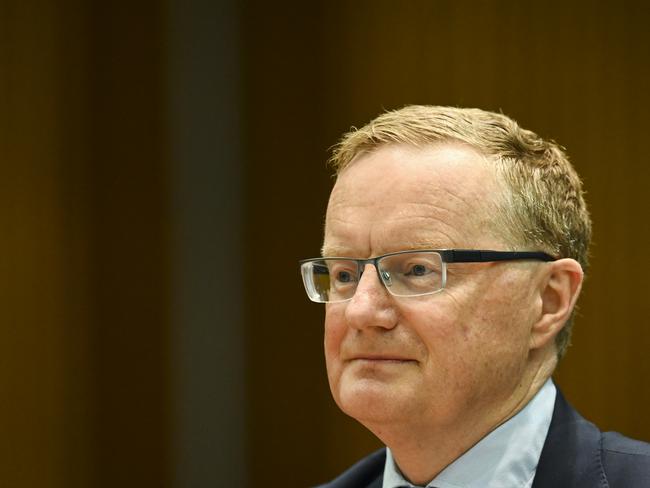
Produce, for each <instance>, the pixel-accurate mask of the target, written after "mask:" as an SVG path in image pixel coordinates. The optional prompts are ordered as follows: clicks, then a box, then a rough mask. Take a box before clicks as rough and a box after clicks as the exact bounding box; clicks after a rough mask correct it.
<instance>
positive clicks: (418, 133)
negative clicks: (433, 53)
mask: <svg viewBox="0 0 650 488" xmlns="http://www.w3.org/2000/svg"><path fill="white" fill-rule="evenodd" d="M333 163H334V166H335V167H336V169H337V182H336V185H335V187H334V189H333V191H332V194H331V197H330V202H329V205H328V210H327V218H326V226H325V237H324V243H323V255H324V256H329V257H351V258H372V257H376V256H380V255H383V254H386V253H392V252H398V251H405V250H418V249H451V248H455V249H486V250H518V251H545V252H547V253H549V254H552V255H553V256H554V257H556V258H559V259H557V260H556V261H553V262H538V261H513V262H480V263H451V264H449V265H447V268H446V270H447V282H446V285H445V286H444V289H443V290H441V291H440V292H438V293H434V294H429V295H424V296H415V297H398V296H394V295H393V294H391V293H389V291H388V289H387V287H386V286H385V284H384V283H382V279H384V278H381V277H380V276H379V274H378V273H377V271H376V270H375V269H373V265H372V264H367V265H366V266H365V268H364V269H363V271H365V272H364V273H363V274H362V275H361V276H359V277H358V283H357V284H356V291H355V292H354V294H353V295H352V296H351V298H350V299H349V300H347V301H343V302H338V303H328V304H327V305H326V307H327V308H326V320H325V354H326V360H327V368H328V376H329V381H330V386H331V389H332V393H333V395H334V398H335V400H336V402H337V403H338V405H339V406H340V407H341V409H342V410H343V411H345V412H346V413H348V414H349V415H351V416H352V417H355V418H357V419H358V420H360V421H361V422H362V423H364V424H366V425H367V426H369V427H370V428H371V430H373V431H374V432H375V433H376V434H377V435H379V437H382V434H384V437H386V438H390V437H391V435H393V434H394V432H395V430H394V429H395V428H396V427H399V426H398V425H396V424H399V423H400V422H402V421H403V422H405V423H408V426H409V427H410V428H411V429H412V428H418V427H417V423H418V422H419V421H420V420H419V419H421V421H422V426H425V425H426V426H427V427H431V426H432V425H433V424H435V428H436V429H437V430H438V433H440V432H442V431H444V430H445V429H449V430H450V431H451V430H453V429H455V428H457V427H458V425H459V424H462V425H465V428H467V429H469V430H470V431H472V429H474V430H479V431H480V430H483V433H485V430H486V429H487V428H492V427H493V426H494V425H496V424H498V423H500V422H501V421H503V420H505V418H507V417H508V416H509V415H511V414H512V412H513V411H515V410H517V409H518V408H520V406H521V402H525V401H527V399H529V398H530V395H531V394H532V393H534V392H533V391H532V390H533V389H534V388H535V387H539V386H540V382H543V380H545V379H546V377H547V376H548V375H550V372H551V371H552V368H553V367H554V366H555V361H556V355H557V354H558V349H557V347H558V345H559V346H560V348H564V347H565V344H566V342H567V340H568V339H566V338H565V339H557V336H558V334H560V333H562V332H561V331H562V330H563V327H564V324H565V323H566V322H567V320H568V319H569V317H570V315H571V313H572V310H573V307H574V305H575V301H576V299H577V296H578V294H579V291H580V287H581V283H582V276H583V275H582V269H581V266H580V264H579V263H582V264H586V249H587V244H588V240H589V219H588V214H587V212H586V210H585V206H584V202H583V200H582V196H581V189H580V181H579V179H578V177H577V176H576V174H575V172H574V171H573V169H572V168H571V166H570V165H569V163H568V162H567V160H566V157H565V156H564V154H563V152H562V151H561V150H560V149H559V148H558V147H557V146H556V145H555V144H553V143H547V142H544V141H542V140H541V139H539V138H538V137H537V136H535V135H534V134H532V133H531V132H528V131H524V130H522V129H520V128H519V127H518V126H517V125H516V124H515V123H514V122H512V121H511V120H510V119H507V118H506V117H504V116H502V115H498V114H490V113H486V112H482V111H479V110H459V109H450V108H439V107H407V108H405V109H403V110H401V111H397V112H392V113H388V114H384V115H382V116H380V117H379V118H377V119H375V120H374V121H372V122H371V123H370V124H368V125H367V126H365V127H363V128H362V129H360V130H357V131H354V132H352V133H350V134H348V135H347V136H346V137H345V138H344V139H343V141H342V142H341V144H339V146H337V149H336V151H335V154H334V157H333ZM420 264H421V263H419V262H413V263H411V262H407V263H406V264H405V268H404V270H403V271H402V272H403V273H404V275H409V274H412V273H413V272H415V270H416V269H417V272H418V273H419V272H420V267H419V266H420ZM416 267H417V268H416ZM422 269H424V270H425V271H424V272H425V273H426V272H427V271H426V270H427V268H426V267H424V268H422ZM349 277H350V275H349V273H347V274H345V275H341V278H342V279H343V278H344V280H343V281H347V280H348V279H349ZM380 278H381V279H380ZM556 342H557V345H556ZM475 423H476V425H475ZM478 424H481V425H478ZM389 430H390V431H391V432H393V434H391V433H387V432H388V431H389ZM474 433H475V432H474ZM472 435H473V434H468V436H469V437H471V436H472ZM469 437H468V439H469ZM386 438H384V441H385V442H387V443H389V442H388V440H387V439H386ZM389 445H390V444H389Z"/></svg>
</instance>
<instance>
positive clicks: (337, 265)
mask: <svg viewBox="0 0 650 488" xmlns="http://www.w3.org/2000/svg"><path fill="white" fill-rule="evenodd" d="M301 271H302V280H303V283H304V284H305V290H307V295H308V296H309V298H310V299H311V300H312V301H314V302H318V303H326V302H340V301H344V300H349V299H350V298H352V295H354V291H355V290H356V289H357V283H358V281H359V266H358V265H357V263H356V261H350V260H347V259H319V260H314V261H308V262H306V263H303V264H302V266H301Z"/></svg>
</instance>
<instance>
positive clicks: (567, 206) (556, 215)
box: [330, 105, 591, 358]
mask: <svg viewBox="0 0 650 488" xmlns="http://www.w3.org/2000/svg"><path fill="white" fill-rule="evenodd" d="M441 143H461V144H463V145H466V146H469V147H471V148H473V149H474V150H475V151H477V152H478V153H479V154H481V155H482V156H483V157H484V158H485V159H486V162H487V163H489V164H492V167H493V169H494V170H495V172H496V175H497V178H498V179H499V181H500V182H501V183H502V184H503V188H502V190H503V191H502V192H501V193H502V194H501V197H502V198H501V200H500V201H499V203H498V205H497V207H496V208H494V209H493V210H494V214H493V217H494V218H493V219H491V222H490V224H491V225H493V226H495V230H496V231H497V232H499V233H500V234H501V236H502V237H503V238H504V239H506V242H507V243H508V245H509V246H511V247H512V248H530V249H539V250H544V251H546V252H548V253H549V254H551V255H553V256H556V257H562V258H573V259H575V260H576V261H578V262H579V263H580V265H581V266H582V269H583V270H585V271H586V269H587V267H588V263H589V255H588V253H589V243H590V240H591V219H590V217H589V213H588V211H587V206H586V204H585V201H584V199H583V191H582V183H581V181H580V178H579V176H578V174H577V173H576V171H575V169H574V168H573V166H572V165H571V163H570V162H569V160H568V158H567V155H566V154H565V153H564V151H563V149H562V148H561V147H560V146H559V145H558V144H556V143H555V142H553V141H549V140H544V139H542V138H540V137H539V136H538V135H537V134H535V133H533V132H531V131H529V130H526V129H522V128H521V127H519V125H518V124H517V123H516V122H515V121H514V120H512V119H510V118H509V117H507V116H505V115H503V114H498V113H494V112H487V111H484V110H479V109H462V108H453V107H437V106H421V105H412V106H408V107H405V108H403V109H401V110H396V111H392V112H387V113H384V114H382V115H380V116H379V117H377V118H376V119H374V120H372V121H371V122H370V123H368V124H367V125H365V126H364V127H362V128H361V129H358V130H353V131H351V132H349V133H348V134H346V135H345V136H344V137H343V139H342V140H341V142H339V144H337V145H336V146H335V150H334V153H333V155H332V157H331V159H330V162H331V164H332V166H333V167H334V169H335V170H336V173H337V175H339V174H340V173H341V172H342V171H343V170H344V169H345V168H347V167H348V166H349V165H350V164H351V163H352V161H353V160H354V159H355V158H358V157H359V156H361V155H363V154H368V153H371V152H373V151H375V150H377V149H378V148H379V147H383V146H386V145H407V146H412V147H426V146H428V145H434V144H441ZM572 325H573V320H572V317H570V318H569V320H567V323H566V325H565V326H564V328H563V329H562V330H561V331H560V333H559V334H558V336H557V339H556V343H557V348H558V357H559V358H561V357H562V356H563V355H564V354H565V352H566V349H567V347H568V346H569V344H570V340H571V331H572Z"/></svg>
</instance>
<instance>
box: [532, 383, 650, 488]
mask: <svg viewBox="0 0 650 488" xmlns="http://www.w3.org/2000/svg"><path fill="white" fill-rule="evenodd" d="M564 486H567V487H568V486H571V487H578V488H582V487H589V488H591V487H601V488H608V487H611V488H617V487H621V488H636V487H642V486H643V487H646V486H650V444H647V443H645V442H641V441H637V440H633V439H629V438H627V437H624V436H623V435H621V434H619V433H616V432H604V433H603V432H601V431H600V430H599V429H598V427H596V426H595V425H594V424H592V423H591V422H589V421H587V420H585V419H584V418H583V417H582V416H581V415H580V414H579V413H578V412H576V411H575V410H574V409H573V407H571V406H570V405H569V403H568V402H567V401H566V399H565V398H564V396H563V395H562V394H561V392H560V391H559V390H558V392H557V396H556V401H555V409H554V411H553V419H552V420H551V425H550V428H549V432H548V435H547V437H546V442H545V443H544V448H543V450H542V455H541V457H540V460H539V464H538V466H537V473H536V475H535V482H534V484H533V487H534V488H557V487H564Z"/></svg>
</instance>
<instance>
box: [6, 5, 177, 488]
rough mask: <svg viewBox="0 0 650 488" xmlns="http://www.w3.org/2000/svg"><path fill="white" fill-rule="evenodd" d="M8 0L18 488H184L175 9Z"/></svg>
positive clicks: (11, 417) (11, 463)
mask: <svg viewBox="0 0 650 488" xmlns="http://www.w3.org/2000/svg"><path fill="white" fill-rule="evenodd" d="M119 3H120V2H118V3H117V4H116V3H112V4H111V6H110V8H107V7H104V6H103V5H99V2H91V3H90V4H89V3H87V2H81V1H76V0H66V1H62V2H23V1H11V0H10V1H6V2H2V6H1V9H0V104H1V106H0V167H1V168H2V178H0V202H1V204H0V229H1V234H2V237H1V238H0V274H1V276H2V280H0V297H1V303H2V306H1V307H0V324H1V326H0V397H1V400H0V417H1V418H2V421H1V422H0V485H2V486H12V487H13V486H15V487H31V486H39V487H52V488H62V487H87V486H93V487H102V486H136V485H137V486H169V484H170V480H169V472H170V471H171V468H170V459H169V456H168V454H167V453H168V451H169V440H168V433H169V425H168V424H169V422H168V414H167V411H168V408H169V398H168V376H169V373H168V363H167V350H168V333H169V331H168V311H167V307H166V304H167V302H168V268H169V263H168V255H167V251H168V245H167V223H166V222H167V215H166V212H167V209H166V202H167V182H166V178H167V176H166V175H167V173H166V159H165V154H164V130H163V127H164V124H163V118H162V110H163V106H164V100H163V99H162V95H161V91H162V88H161V87H162V84H163V82H164V79H163V77H162V76H161V74H162V70H163V66H164V56H163V55H162V53H161V50H162V46H164V42H163V37H164V32H163V29H162V25H163V23H162V19H163V15H164V9H163V7H162V6H161V5H160V4H159V3H158V2H153V1H152V2H139V3H138V4H137V5H132V4H129V5H126V4H123V5H120V4H119Z"/></svg>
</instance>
